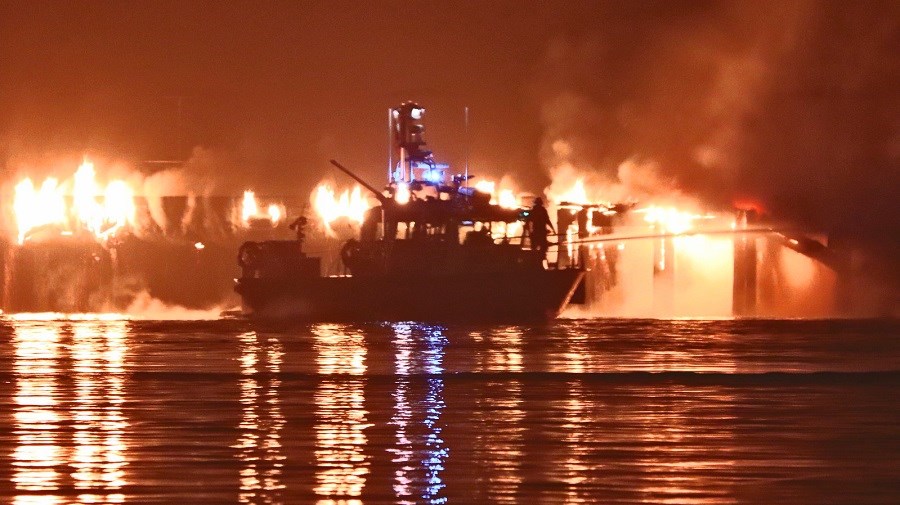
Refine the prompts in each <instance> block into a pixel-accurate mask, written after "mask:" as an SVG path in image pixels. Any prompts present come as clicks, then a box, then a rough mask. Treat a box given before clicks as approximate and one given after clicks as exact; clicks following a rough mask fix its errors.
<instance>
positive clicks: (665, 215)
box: [635, 206, 706, 234]
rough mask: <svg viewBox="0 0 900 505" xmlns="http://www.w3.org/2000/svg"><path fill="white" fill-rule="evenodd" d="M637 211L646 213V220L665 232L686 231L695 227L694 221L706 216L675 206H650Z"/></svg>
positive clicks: (677, 232)
mask: <svg viewBox="0 0 900 505" xmlns="http://www.w3.org/2000/svg"><path fill="white" fill-rule="evenodd" d="M635 212H638V213H643V214H644V221H646V222H648V223H650V224H651V225H652V226H653V227H655V228H657V229H659V230H661V231H664V232H665V233H673V234H679V233H685V232H687V231H689V230H691V229H692V228H693V227H694V221H696V220H698V219H703V218H704V217H706V216H703V215H700V214H694V213H692V212H687V211H683V210H678V209H676V208H674V207H657V206H650V207H647V208H644V209H639V210H636V211H635Z"/></svg>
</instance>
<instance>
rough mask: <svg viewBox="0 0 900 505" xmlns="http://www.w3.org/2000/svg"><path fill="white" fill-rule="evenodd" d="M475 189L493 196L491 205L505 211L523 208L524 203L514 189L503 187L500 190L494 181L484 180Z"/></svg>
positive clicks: (476, 184)
mask: <svg viewBox="0 0 900 505" xmlns="http://www.w3.org/2000/svg"><path fill="white" fill-rule="evenodd" d="M475 189H476V190H478V191H481V192H483V193H487V194H489V195H491V204H493V205H499V206H501V207H503V208H505V209H518V208H519V207H521V206H522V202H521V201H520V199H519V197H518V196H516V193H515V191H514V190H513V189H512V188H506V187H503V186H502V185H501V186H500V187H499V189H498V185H497V183H496V182H494V181H491V180H487V179H482V180H480V181H478V182H477V183H475Z"/></svg>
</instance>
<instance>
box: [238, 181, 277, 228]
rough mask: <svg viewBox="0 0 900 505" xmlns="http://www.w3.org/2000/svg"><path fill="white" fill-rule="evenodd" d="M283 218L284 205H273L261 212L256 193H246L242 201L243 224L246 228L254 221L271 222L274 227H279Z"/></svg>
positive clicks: (247, 191) (248, 191)
mask: <svg viewBox="0 0 900 505" xmlns="http://www.w3.org/2000/svg"><path fill="white" fill-rule="evenodd" d="M283 217H284V206H283V205H281V204H277V203H272V204H269V205H268V206H267V207H266V211H265V212H261V211H260V206H259V202H257V200H256V193H255V192H253V191H252V190H249V189H248V190H246V191H244V198H243V199H242V200H241V224H242V225H243V226H244V227H245V228H246V227H249V226H250V222H251V221H252V220H263V221H269V222H270V223H272V226H278V223H280V222H281V219H282V218H283Z"/></svg>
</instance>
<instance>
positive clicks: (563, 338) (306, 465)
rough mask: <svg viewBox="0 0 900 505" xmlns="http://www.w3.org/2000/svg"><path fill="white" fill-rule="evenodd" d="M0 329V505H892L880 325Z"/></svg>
mask: <svg viewBox="0 0 900 505" xmlns="http://www.w3.org/2000/svg"><path fill="white" fill-rule="evenodd" d="M106 319H107V320H98V319H96V318H93V319H92V318H85V319H84V320H58V319H57V320H21V319H15V318H7V319H5V320H2V321H0V338H2V340H0V342H2V352H0V379H2V382H3V385H4V387H3V389H2V395H0V404H2V411H0V428H2V429H0V501H2V502H8V503H20V504H26V503H28V504H51V503H323V504H327V503H449V502H457V503H489V502H493V503H548V504H549V503H553V504H556V503H648V502H650V503H776V502H781V503H897V502H898V500H900V479H898V475H900V472H898V470H900V466H898V463H897V462H898V461H900V431H898V426H900V407H898V402H897V397H898V395H897V393H898V391H900V352H898V351H900V345H898V338H897V337H898V335H900V323H898V322H897V321H761V320H743V321H655V320H561V321H557V322H554V323H551V324H547V325H539V326H433V325H424V324H416V323H403V324H364V325H335V324H319V325H285V326H279V325H266V324H257V323H251V322H247V321H241V320H220V321H183V322H173V321H128V320H121V319H115V318H106Z"/></svg>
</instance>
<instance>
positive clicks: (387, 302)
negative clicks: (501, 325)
mask: <svg viewBox="0 0 900 505" xmlns="http://www.w3.org/2000/svg"><path fill="white" fill-rule="evenodd" d="M583 275H584V272H583V271H581V270H577V269H568V270H537V271H530V272H522V271H519V272H502V273H491V274H478V275H452V276H437V275H435V276H427V275H422V276H416V277H415V278H399V277H387V276H378V277H305V278H303V277H294V278H274V279H273V278H242V279H239V280H238V283H237V286H236V287H235V290H236V291H237V292H238V293H239V294H240V295H241V298H242V301H243V304H242V305H243V311H244V313H245V314H247V315H249V316H251V317H256V318H266V319H296V320H304V321H408V320H415V321H541V320H549V319H553V318H555V317H557V316H558V315H559V314H560V312H562V310H563V309H564V308H565V306H566V304H567V303H568V302H569V300H570V298H571V297H572V294H573V292H574V291H575V288H576V287H577V286H578V284H579V282H581V279H582V276H583Z"/></svg>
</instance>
